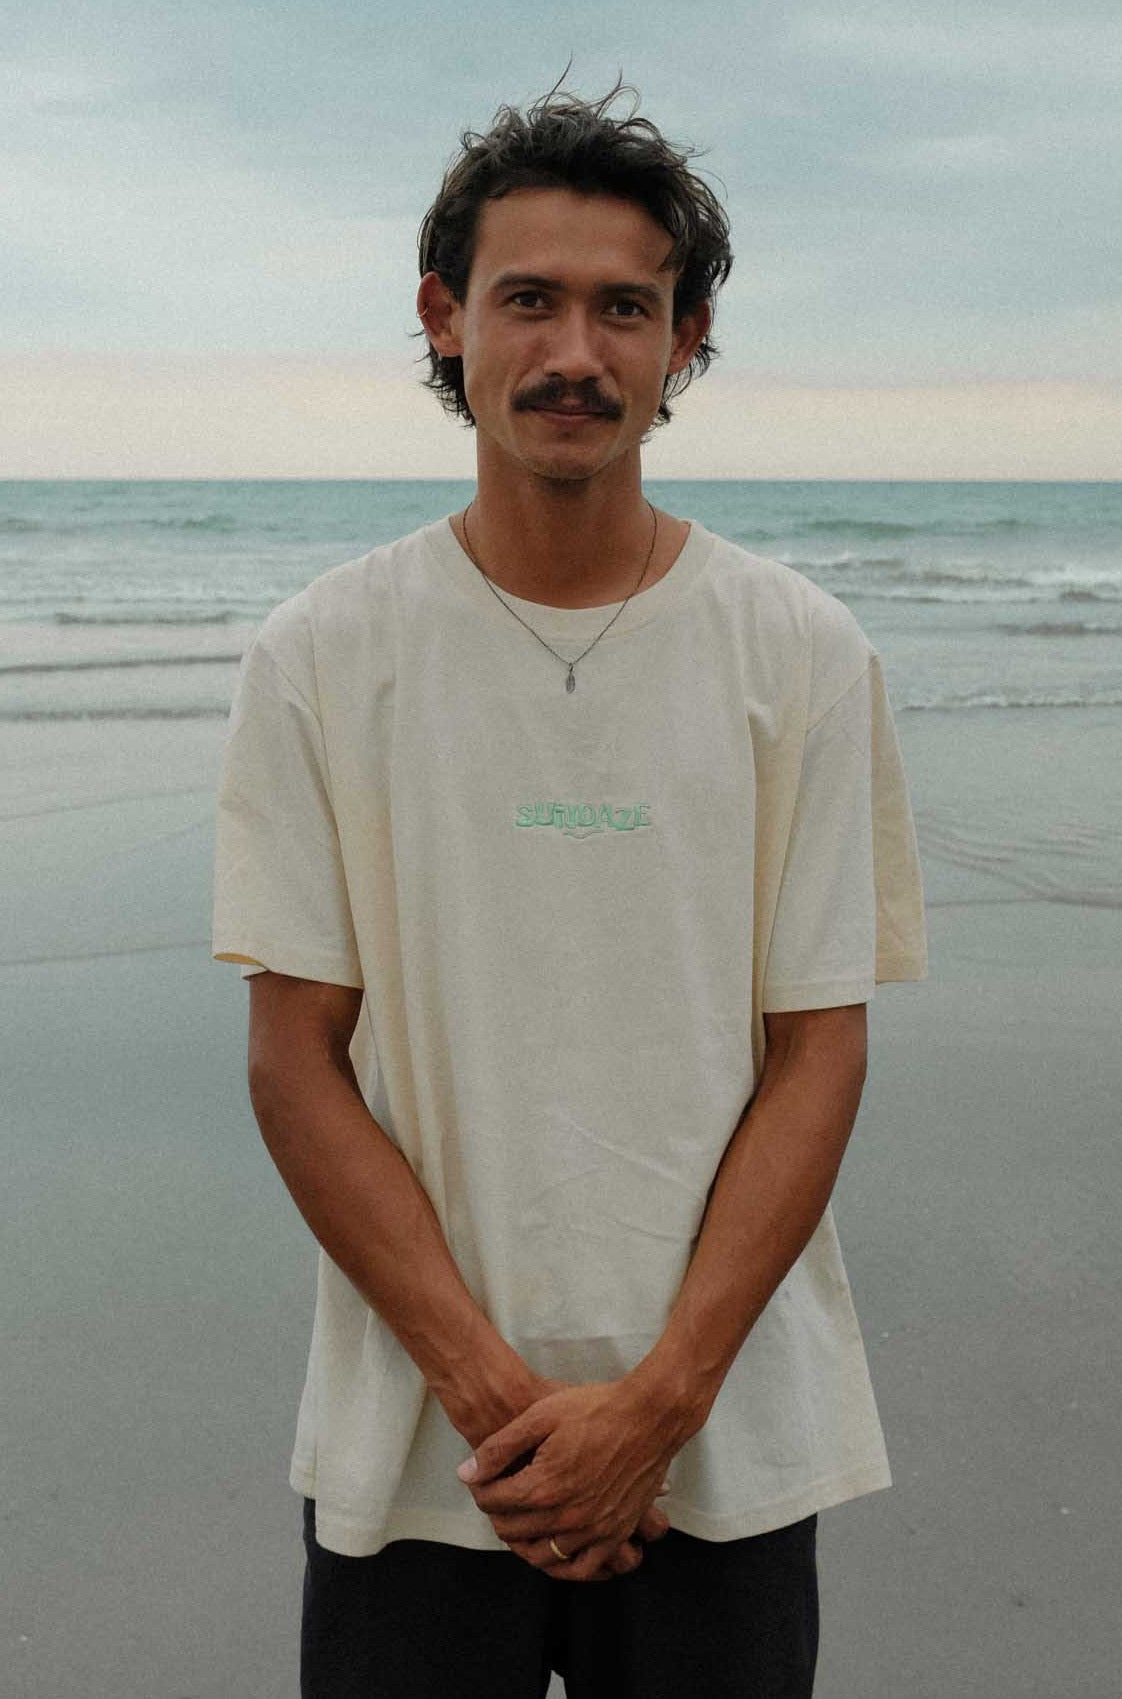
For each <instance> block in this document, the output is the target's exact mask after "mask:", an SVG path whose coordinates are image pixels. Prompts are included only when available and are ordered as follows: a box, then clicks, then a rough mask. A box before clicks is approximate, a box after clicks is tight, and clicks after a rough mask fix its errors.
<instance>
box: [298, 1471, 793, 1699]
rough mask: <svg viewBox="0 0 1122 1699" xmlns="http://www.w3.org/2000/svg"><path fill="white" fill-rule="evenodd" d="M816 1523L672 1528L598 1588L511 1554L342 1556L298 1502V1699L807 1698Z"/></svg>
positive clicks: (415, 1546)
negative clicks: (704, 1532)
mask: <svg viewBox="0 0 1122 1699" xmlns="http://www.w3.org/2000/svg"><path fill="white" fill-rule="evenodd" d="M816 1524H817V1518H816V1517H814V1516H811V1517H808V1518H807V1519H806V1521H804V1522H796V1523H794V1524H793V1525H792V1526H791V1527H788V1528H779V1529H777V1530H776V1531H775V1532H774V1533H771V1534H758V1535H755V1536H753V1537H752V1538H749V1539H741V1540H723V1541H716V1540H698V1539H694V1538H693V1537H692V1536H691V1535H689V1534H682V1533H679V1532H678V1530H677V1529H671V1531H670V1532H669V1533H668V1534H667V1535H665V1536H664V1538H663V1539H661V1540H657V1541H655V1542H653V1543H652V1544H651V1545H649V1546H647V1547H646V1550H645V1552H644V1556H643V1561H642V1563H641V1564H640V1566H639V1568H638V1569H636V1570H634V1571H632V1573H631V1574H629V1575H618V1576H616V1577H614V1578H613V1579H612V1580H610V1581H592V1582H578V1581H559V1580H554V1579H553V1578H552V1577H550V1576H548V1575H544V1574H542V1572H541V1571H540V1570H537V1569H533V1568H531V1567H530V1565H529V1564H527V1563H525V1562H524V1561H523V1560H522V1558H520V1557H516V1556H515V1554H514V1553H513V1552H492V1551H485V1552H480V1551H471V1550H468V1549H467V1548H466V1547H463V1546H451V1545H444V1544H442V1543H439V1542H435V1541H430V1540H394V1541H391V1543H390V1544H389V1545H388V1546H384V1547H383V1548H382V1550H381V1551H380V1552H377V1553H375V1555H374V1556H373V1557H341V1556H339V1555H338V1553H336V1552H329V1551H325V1550H324V1549H323V1547H322V1546H320V1545H318V1544H317V1543H316V1539H315V1507H314V1504H313V1502H312V1500H311V1499H306V1500H305V1501H304V1544H305V1548H306V1551H307V1558H308V1561H307V1568H306V1572H305V1577H304V1621H303V1632H302V1636H301V1683H300V1692H301V1695H302V1699H544V1695H545V1693H546V1690H547V1689H548V1687H549V1682H550V1677H551V1674H552V1672H553V1671H556V1672H557V1673H558V1674H559V1675H560V1676H561V1677H562V1678H563V1680H564V1683H565V1692H566V1694H567V1695H569V1699H726V1696H727V1699H733V1696H734V1695H735V1696H736V1699H810V1694H811V1692H812V1689H813V1686H814V1664H815V1658H816V1655H817V1650H818V1579H817V1569H816V1564H815V1534H816Z"/></svg>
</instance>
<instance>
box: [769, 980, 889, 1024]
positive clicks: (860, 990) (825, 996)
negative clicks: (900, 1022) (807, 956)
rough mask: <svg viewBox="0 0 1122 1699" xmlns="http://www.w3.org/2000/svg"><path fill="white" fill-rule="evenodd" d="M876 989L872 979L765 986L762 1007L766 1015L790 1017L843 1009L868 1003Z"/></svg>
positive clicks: (812, 981) (809, 981)
mask: <svg viewBox="0 0 1122 1699" xmlns="http://www.w3.org/2000/svg"><path fill="white" fill-rule="evenodd" d="M875 989H876V983H875V981H874V980H872V979H869V978H863V979H813V980H804V981H803V982H802V983H801V984H792V985H765V986H764V990H763V996H762V997H761V999H760V1007H761V1009H762V1011H763V1013H764V1014H765V1015H780V1014H787V1013H788V1012H790V1011H793V1010H796V1009H840V1008H842V1007H844V1006H845V1005H847V1004H851V1003H868V1002H869V1001H870V1000H871V999H872V996H873V992H874V991H875Z"/></svg>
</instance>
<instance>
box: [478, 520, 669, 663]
mask: <svg viewBox="0 0 1122 1699" xmlns="http://www.w3.org/2000/svg"><path fill="white" fill-rule="evenodd" d="M644 499H645V498H644ZM474 506H475V503H474V502H470V501H469V502H468V504H467V506H466V507H465V508H464V513H463V518H462V519H461V521H460V523H461V525H462V526H463V528H464V549H465V550H466V552H467V557H468V559H469V560H470V562H471V564H472V565H473V566H474V567H475V570H476V571H477V572H478V574H479V576H480V578H482V580H483V582H484V584H486V586H487V588H488V590H490V592H491V594H492V595H493V596H494V597H495V598H496V600H498V601H500V602H501V603H502V605H503V607H504V608H505V609H506V611H507V613H508V614H513V615H514V617H515V619H516V620H517V621H518V623H519V625H521V626H525V628H526V630H527V631H528V632H529V633H530V636H531V637H536V638H537V640H538V642H539V643H540V644H541V646H542V648H543V649H548V650H549V652H550V654H551V655H552V656H553V658H554V660H555V661H560V662H561V665H562V666H563V667H564V668H565V689H566V690H567V691H570V692H571V691H574V690H575V689H576V688H577V679H576V669H577V667H578V666H579V665H580V663H581V662H582V661H583V660H584V657H585V656H586V655H590V654H591V653H592V651H593V649H595V647H596V645H597V643H599V641H600V639H601V637H604V636H606V635H607V633H608V632H609V631H610V630H611V629H612V626H613V625H614V624H615V622H616V620H617V619H618V618H619V616H620V614H621V613H622V612H623V610H624V608H625V607H626V606H627V604H628V602H629V601H630V600H631V597H632V596H634V595H635V594H636V592H637V591H638V589H639V585H640V584H641V583H642V582H643V580H644V578H645V577H646V576H647V568H648V567H649V566H650V564H651V561H652V559H653V558H654V552H655V544H656V543H657V542H658V514H657V513H656V512H655V510H654V508H653V507H651V504H650V502H649V501H648V502H647V506H648V507H649V508H650V510H651V518H652V519H653V520H654V531H653V533H652V535H651V546H650V548H649V549H648V550H647V558H646V560H645V561H644V562H643V570H642V572H641V573H640V574H639V577H638V578H637V580H636V582H635V589H634V590H632V591H631V593H630V595H628V596H627V597H626V598H625V599H624V600H623V601H622V602H621V603H620V605H619V607H618V608H617V609H616V611H615V613H614V614H613V615H612V617H611V619H610V620H609V621H608V623H607V625H606V626H604V628H603V630H602V631H598V632H597V633H596V636H595V637H594V638H593V639H592V642H591V643H590V644H589V645H588V648H587V649H582V650H581V652H580V654H579V655H578V656H577V657H576V659H575V660H572V661H567V660H566V659H565V657H564V655H559V654H558V653H557V650H556V649H555V648H554V647H553V645H552V643H547V642H546V640H545V638H544V637H543V636H542V634H541V632H540V631H535V630H534V628H533V626H532V625H531V624H530V622H529V620H525V619H523V618H522V615H521V614H520V613H519V612H518V609H517V608H512V607H511V605H510V603H509V602H508V601H507V599H506V597H505V596H504V595H503V593H502V591H501V590H499V589H498V587H497V586H496V585H494V584H492V582H491V580H490V579H489V578H488V576H487V574H486V573H485V572H484V570H483V568H482V567H481V566H480V564H479V562H478V561H477V560H476V558H475V555H474V553H473V551H472V546H471V542H470V540H469V538H468V514H469V513H470V512H471V510H472V508H473V507H474Z"/></svg>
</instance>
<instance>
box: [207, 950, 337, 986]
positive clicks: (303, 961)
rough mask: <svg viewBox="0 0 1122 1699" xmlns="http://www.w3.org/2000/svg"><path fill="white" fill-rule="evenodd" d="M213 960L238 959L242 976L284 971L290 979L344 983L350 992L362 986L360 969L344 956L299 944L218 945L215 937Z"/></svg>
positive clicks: (333, 983) (226, 960)
mask: <svg viewBox="0 0 1122 1699" xmlns="http://www.w3.org/2000/svg"><path fill="white" fill-rule="evenodd" d="M212 953H213V956H214V960H215V961H216V962H240V963H241V964H242V967H243V977H251V976H252V975H253V974H254V973H259V972H261V971H262V970H264V971H266V972H268V973H283V974H287V975H288V976H289V978H291V979H314V980H317V981H318V982H319V983H321V984H323V985H345V986H347V987H348V988H349V989H350V990H352V991H361V990H363V989H364V981H363V977H362V969H361V967H360V966H359V964H358V963H357V962H356V961H354V960H350V959H348V958H346V957H341V956H331V955H321V954H318V953H317V952H316V951H314V950H306V949H302V948H300V947H298V946H284V945H277V946H273V945H269V946H257V945H252V944H246V943H245V942H244V941H243V942H241V943H239V944H236V945H227V946H226V947H221V946H219V944H218V941H217V940H215V948H214V950H213V952H212Z"/></svg>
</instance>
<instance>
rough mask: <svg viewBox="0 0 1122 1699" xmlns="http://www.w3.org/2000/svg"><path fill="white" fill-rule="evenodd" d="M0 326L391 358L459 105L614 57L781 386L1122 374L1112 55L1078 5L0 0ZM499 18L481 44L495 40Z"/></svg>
mask: <svg viewBox="0 0 1122 1699" xmlns="http://www.w3.org/2000/svg"><path fill="white" fill-rule="evenodd" d="M0 19H2V24H3V30H4V39H5V40H6V44H7V65H6V68H5V76H4V79H3V80H2V83H0V86H2V88H3V90H4V93H3V94H2V95H0V115H2V117H3V130H2V134H3V138H4V140H3V153H2V156H0V173H2V174H3V178H4V182H5V196H4V201H3V205H2V206H0V272H2V273H3V275H4V277H5V290H4V294H3V300H2V302H0V348H2V347H6V348H8V349H9V350H24V351H28V352H30V351H34V350H36V349H41V348H66V347H69V348H72V349H85V350H88V351H91V352H93V351H97V350H106V351H108V350H117V351H122V352H123V351H127V350H130V349H132V350H138V351H139V350H149V351H152V352H156V351H159V350H161V349H166V350H177V349H178V350H181V351H191V350H194V351H197V352H200V353H202V352H205V351H207V350H215V351H218V350H225V351H229V352H235V351H237V350H244V351H246V352H253V351H256V352H259V353H266V352H273V353H284V352H288V353H292V354H297V353H301V352H305V353H316V354H321V355H324V356H328V355H339V356H345V355H351V354H361V353H364V352H366V351H371V352H379V351H383V352H385V353H387V354H389V353H396V354H399V355H400V354H402V353H405V354H407V353H408V351H409V343H408V335H409V332H410V331H411V329H412V327H413V322H414V321H413V291H414V287H415V275H416V256H415V247H414V241H415V231H416V226H417V223H418V222H419V220H420V217H421V214H422V213H423V211H424V208H425V206H426V205H427V203H428V200H429V199H430V198H431V195H432V193H433V192H434V190H435V187H436V184H437V182H438V180H439V176H440V172H441V170H442V168H443V166H444V163H445V161H446V159H447V157H448V155H449V153H450V152H451V151H452V150H453V148H454V147H455V144H456V137H457V133H458V131H459V130H460V129H461V127H462V126H464V125H465V124H469V123H473V124H483V123H485V122H486V120H487V118H488V117H489V115H490V113H491V112H492V110H493V109H494V107H495V106H496V105H497V104H498V103H499V101H500V100H502V99H504V98H513V99H515V100H521V99H525V98H526V97H527V96H529V95H532V94H535V93H538V92H540V91H541V89H542V88H543V87H544V86H545V85H546V84H547V83H548V82H549V81H551V80H553V78H555V77H556V76H557V75H559V74H560V71H561V69H562V68H563V66H564V64H565V61H566V59H567V58H568V56H569V55H570V53H572V55H573V71H572V77H571V81H572V84H573V86H575V87H578V88H582V89H584V90H586V91H595V92H599V91H600V90H601V89H603V88H605V87H607V86H608V85H609V84H610V83H611V81H612V80H613V79H614V77H615V74H616V72H617V70H619V69H622V71H623V72H624V74H625V76H627V77H630V78H631V79H633V80H634V81H635V82H636V83H638V85H639V86H640V87H641V88H642V90H643V92H644V96H645V99H644V110H646V111H649V112H650V113H651V115H652V116H654V117H655V118H656V119H657V120H658V121H659V122H660V123H661V124H662V125H663V127H664V128H665V130H666V131H667V133H668V134H670V135H672V136H678V137H684V138H686V139H693V140H695V141H697V142H699V143H701V144H703V145H704V144H708V145H709V147H710V152H709V153H708V155H707V156H706V157H705V158H704V159H703V160H702V162H701V164H702V168H703V169H705V170H706V171H707V172H709V173H710V174H711V175H712V176H713V177H715V178H716V179H718V180H719V181H720V182H722V183H724V184H725V185H727V194H728V204H729V209H730V213H731V216H732V222H733V235H734V247H735V249H736V253H737V265H736V268H735V270H734V272H733V277H732V280H731V282H730V285H729V287H728V290H727V291H726V295H725V298H724V300H723V301H722V303H721V307H720V311H719V314H718V339H719V341H720V343H721V345H722V346H723V348H724V349H725V351H726V357H727V358H728V360H729V361H730V362H732V361H735V362H736V363H737V365H739V366H741V367H749V366H750V367H752V368H753V369H755V370H756V371H757V372H759V373H762V374H770V375H771V376H772V377H773V378H776V379H779V378H782V379H783V380H784V381H800V380H804V381H808V382H812V383H815V384H858V385H859V384H862V383H865V384H883V383H902V382H907V383H926V382H932V381H937V380H939V379H953V380H955V381H957V380H959V379H961V378H963V377H974V378H988V379H992V380H998V379H1005V378H1016V379H1027V378H1031V377H1033V376H1046V377H1050V378H1063V377H1069V378H1072V379H1083V378H1088V377H1094V376H1109V375H1111V374H1114V373H1120V372H1122V342H1120V340H1119V339H1118V338H1117V334H1116V333H1117V327H1118V320H1119V301H1118V287H1117V255H1116V234H1115V232H1116V228H1117V211H1116V196H1117V188H1116V175H1117V174H1116V169H1115V166H1114V159H1115V157H1116V155H1117V153H1118V150H1119V147H1120V145H1122V134H1120V127H1122V117H1120V113H1122V102H1120V101H1119V100H1118V97H1117V92H1116V84H1117V80H1118V77H1119V70H1118V67H1119V64H1120V62H1122V55H1120V54H1118V53H1117V52H1115V51H1114V49H1115V47H1116V46H1117V45H1118V37H1119V31H1120V27H1122V25H1120V21H1119V19H1118V17H1117V13H1116V10H1115V9H1114V8H1113V7H1108V6H1107V5H1106V4H1105V3H1096V0H1070V3H1069V4H1068V5H1067V6H1066V7H1065V9H1064V10H1063V11H1062V12H1059V11H1057V10H1056V8H1055V7H1054V6H1047V7H1046V6H1045V5H1044V4H1043V3H1040V4H1037V3H1035V0H1020V3H1019V4H1008V3H1006V4H1000V3H999V4H996V5H994V6H985V7H975V8H972V9H968V8H966V7H965V6H962V5H959V6H957V7H955V6H949V7H947V8H945V9H944V8H939V9H937V8H936V7H934V6H933V5H931V4H927V3H916V0H910V3H909V5H908V6H907V7H901V6H897V5H885V4H881V5H876V4H873V5H870V4H862V0H854V3H853V4H851V5H848V6H846V7H845V8H844V9H840V10H839V9H837V8H833V9H827V8H826V7H825V6H824V5H810V6H807V5H799V4H794V5H792V6H790V7H787V8H776V7H774V6H769V5H765V4H762V3H761V0H747V3H746V4H744V5H743V6H740V7H738V8H735V9H734V10H733V11H732V12H730V11H729V9H728V7H727V6H723V5H718V4H717V0H698V3H697V5H696V6H695V7H694V8H692V9H691V12H690V14H689V28H688V30H684V29H683V17H682V14H681V12H680V9H676V8H675V9H672V8H670V7H669V6H668V5H666V4H664V3H660V0H650V3H649V4H647V5H640V4H639V0H620V4H618V5H617V6H613V7H611V8H605V7H603V6H599V5H592V4H591V3H584V0H581V3H579V4H564V3H562V4H559V5H558V6H557V7H555V8H554V9H553V10H551V11H550V12H549V14H548V15H543V14H541V13H529V12H526V11H524V10H516V11H515V12H513V13H512V12H511V10H510V8H509V7H508V6H505V5H502V4H500V3H499V0H481V4H480V5H479V6H477V7H476V9H475V11H474V12H473V13H472V23H471V27H470V28H466V27H465V24H464V14H463V12H462V9H460V8H453V7H452V6H451V5H450V4H447V3H438V4H435V5H430V6H429V7H427V8H425V9H424V11H423V12H422V13H418V12H417V11H416V9H415V8H413V7H406V6H405V5H403V4H401V3H400V0H383V4H381V5H380V6H379V7H378V9H377V12H376V14H375V12H374V11H372V10H371V8H370V7H369V5H368V4H359V3H358V0H338V3H337V4H335V5H333V6H332V7H331V8H329V9H327V8H324V7H322V6H321V5H319V4H314V3H313V0H275V3H274V4H273V5H271V6H270V8H269V9H268V12H267V13H266V12H265V10H264V9H263V8H262V7H260V6H253V5H247V4H243V3H240V0H230V3H229V4H227V5H223V6H215V5H210V4H208V5H205V6H202V5H199V4H198V3H197V0H182V4H180V5H177V6H175V7H172V6H169V5H165V4H161V3H155V4H144V5H137V4H132V5H130V4H126V3H125V0H92V3H90V4H87V5H86V6H84V7H82V8H70V7H63V8H28V7H26V6H24V7H21V8H20V7H16V6H14V5H12V6H9V7H6V8H2V9H0ZM500 41H501V43H502V49H503V51H502V62H501V64H500V63H499V59H498V56H497V54H496V43H498V42H500Z"/></svg>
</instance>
